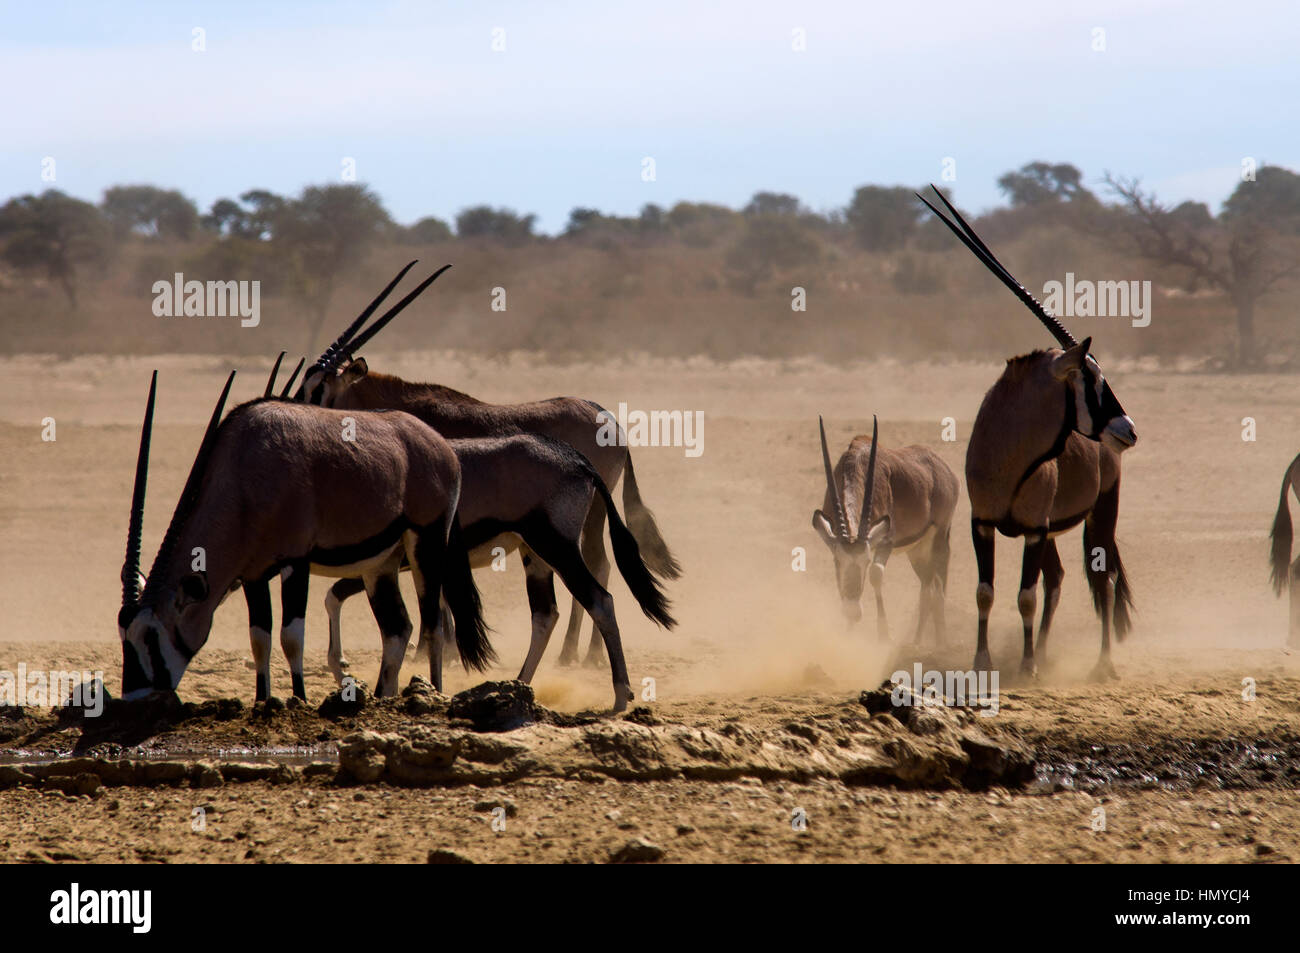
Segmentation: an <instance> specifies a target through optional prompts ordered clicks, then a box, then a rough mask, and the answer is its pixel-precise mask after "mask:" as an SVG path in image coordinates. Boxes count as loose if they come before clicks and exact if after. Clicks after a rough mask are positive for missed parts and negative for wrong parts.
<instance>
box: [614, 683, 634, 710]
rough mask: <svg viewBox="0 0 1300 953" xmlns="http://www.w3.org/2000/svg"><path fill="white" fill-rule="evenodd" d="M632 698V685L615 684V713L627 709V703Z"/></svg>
mask: <svg viewBox="0 0 1300 953" xmlns="http://www.w3.org/2000/svg"><path fill="white" fill-rule="evenodd" d="M631 700H632V686H630V685H615V686H614V714H616V715H617V714H619V713H621V712H625V711H627V703H628V702H630V701H631Z"/></svg>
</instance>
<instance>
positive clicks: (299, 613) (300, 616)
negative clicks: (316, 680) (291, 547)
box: [280, 559, 311, 701]
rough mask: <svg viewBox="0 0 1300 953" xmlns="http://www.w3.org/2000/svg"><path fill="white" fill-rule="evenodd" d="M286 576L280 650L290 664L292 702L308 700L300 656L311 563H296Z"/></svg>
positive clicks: (282, 593) (281, 603) (281, 592)
mask: <svg viewBox="0 0 1300 953" xmlns="http://www.w3.org/2000/svg"><path fill="white" fill-rule="evenodd" d="M288 572H289V576H288V578H287V579H285V580H284V581H283V582H281V583H280V649H281V651H283V652H284V657H285V658H286V659H287V660H288V662H289V677H290V679H291V680H292V682H293V695H294V697H295V698H301V699H303V700H304V701H306V699H307V688H306V686H305V685H304V684H303V678H302V656H303V652H304V651H305V650H306V642H307V639H306V628H305V627H306V623H307V588H308V583H309V582H310V581H311V563H309V562H308V561H307V560H305V559H304V560H298V561H296V562H293V563H290V564H289V566H288Z"/></svg>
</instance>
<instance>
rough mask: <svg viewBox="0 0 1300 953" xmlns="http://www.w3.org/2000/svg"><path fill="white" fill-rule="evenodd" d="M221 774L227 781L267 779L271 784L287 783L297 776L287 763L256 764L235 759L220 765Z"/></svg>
mask: <svg viewBox="0 0 1300 953" xmlns="http://www.w3.org/2000/svg"><path fill="white" fill-rule="evenodd" d="M221 776H222V778H224V779H225V780H227V781H269V782H271V783H272V784H287V783H289V782H291V781H293V780H295V779H296V778H297V777H298V773H297V772H296V771H294V769H293V768H291V767H289V766H288V765H287V764H258V763H256V762H251V761H236V762H233V763H231V764H223V765H222V766H221Z"/></svg>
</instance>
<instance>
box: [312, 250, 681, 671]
mask: <svg viewBox="0 0 1300 953" xmlns="http://www.w3.org/2000/svg"><path fill="white" fill-rule="evenodd" d="M408 267H409V266H408ZM400 277H401V275H399V276H398V278H400ZM395 280H396V279H395ZM390 287H391V286H390ZM386 293H387V292H385V294H386ZM386 317H387V316H386ZM382 326H383V319H379V320H376V321H375V322H374V323H373V324H372V325H371V326H370V327H368V328H366V330H365V331H363V332H361V333H360V334H357V330H358V328H359V327H360V319H358V321H356V322H353V324H352V326H351V327H349V328H347V329H346V330H345V331H344V332H343V334H341V335H340V336H339V338H338V339H337V340H336V341H335V342H334V343H333V344H332V345H330V347H329V348H328V349H327V350H326V352H325V353H324V354H323V355H321V357H320V358H319V359H318V360H317V361H316V363H315V364H313V365H312V366H311V367H310V368H308V370H307V372H306V376H305V377H304V378H303V384H302V387H301V388H300V390H299V395H300V396H305V398H306V399H307V400H309V401H310V402H311V403H314V404H320V405H322V406H326V407H335V408H338V409H341V410H348V409H356V410H377V409H380V408H393V409H398V410H404V411H406V412H407V413H410V414H414V415H415V416H416V417H419V418H420V419H421V420H423V421H424V422H425V423H427V424H428V425H429V426H431V427H433V428H434V429H436V430H437V431H438V432H439V433H440V434H442V435H443V436H444V437H446V438H447V439H449V440H453V439H468V438H475V437H502V436H509V435H512V434H519V433H532V434H541V435H543V436H547V437H551V438H553V439H555V440H559V441H562V442H564V443H567V444H568V445H569V446H571V447H573V448H574V449H575V450H577V451H578V453H580V454H581V455H582V456H583V457H585V458H586V459H587V460H588V461H589V462H590V463H591V465H592V466H593V467H594V468H595V470H596V473H597V474H599V476H600V478H601V480H603V481H604V483H605V485H606V486H607V487H612V486H614V485H615V484H616V483H617V482H618V480H619V478H620V476H621V477H622V479H623V510H624V514H625V516H626V518H627V526H628V528H629V529H630V530H631V532H632V536H633V537H634V538H635V539H636V542H637V545H638V549H639V552H640V555H641V558H643V559H644V560H645V563H646V565H647V566H648V567H649V569H650V571H651V572H652V573H653V574H654V575H655V576H657V577H658V578H660V579H676V578H678V577H679V576H680V575H681V567H680V566H679V565H678V563H677V560H676V559H675V558H673V555H672V553H671V552H670V551H669V549H668V545H667V543H666V542H665V541H664V538H663V536H662V534H661V533H660V531H659V527H658V524H657V523H656V521H655V518H654V514H653V513H651V511H650V509H649V507H647V506H646V505H645V503H643V502H642V500H641V492H640V489H639V487H638V486H637V482H636V474H635V472H634V471H633V469H632V456H631V454H630V453H629V452H628V448H627V446H626V441H619V442H617V443H615V444H613V445H608V446H607V445H605V444H604V443H603V442H602V441H601V440H600V439H598V434H599V433H600V431H601V428H602V424H603V422H604V419H605V415H606V414H607V412H606V411H605V410H604V409H603V408H602V407H601V406H600V405H599V404H597V403H595V402H594V401H590V400H583V399H580V398H576V397H555V398H551V399H550V400H541V401H533V402H531V403H524V404H488V403H484V402H483V401H481V400H478V399H476V398H474V397H471V396H469V395H468V394H464V393H461V392H460V391H456V390H452V389H451V388H450V387H443V386H441V385H438V384H417V383H411V382H409V381H405V380H402V379H401V378H398V377H390V376H388V375H386V374H375V373H370V372H369V369H368V368H367V366H366V363H365V361H364V360H361V359H354V358H353V355H354V354H355V353H356V352H357V351H358V350H360V349H361V347H362V346H363V345H364V344H365V343H366V342H368V341H369V340H370V339H371V338H372V337H373V336H374V335H375V333H376V332H378V330H379V329H380V328H381V327H382ZM354 335H355V336H354ZM606 508H607V507H606V502H605V498H604V496H603V495H602V494H599V493H596V494H593V496H592V503H591V508H590V510H589V511H588V513H587V518H586V522H585V524H584V525H583V529H582V556H583V560H584V561H585V562H586V564H587V566H588V567H589V568H590V569H591V573H592V575H593V576H594V577H595V580H596V582H597V583H598V584H599V585H600V586H601V587H602V588H604V587H606V586H608V584H609V571H610V564H609V558H608V556H607V555H606V553H605V544H604V523H605V516H606ZM582 613H583V607H582V601H581V599H580V598H578V597H577V596H576V594H575V598H574V601H573V607H572V610H571V612H570V615H569V625H568V629H567V630H566V632H565V636H564V646H563V649H562V651H561V653H560V663H561V664H569V663H572V662H573V661H575V660H576V658H577V651H578V638H579V635H580V630H581V628H582ZM593 623H595V619H594V617H593ZM598 636H600V626H599V624H595V627H594V630H593V633H592V639H591V643H590V646H589V648H588V651H587V658H586V662H587V664H589V665H596V664H599V663H600V662H601V661H602V660H603V659H604V657H605V648H604V646H605V640H604V638H603V636H601V637H598ZM424 648H425V646H424V645H423V643H422V645H421V649H424Z"/></svg>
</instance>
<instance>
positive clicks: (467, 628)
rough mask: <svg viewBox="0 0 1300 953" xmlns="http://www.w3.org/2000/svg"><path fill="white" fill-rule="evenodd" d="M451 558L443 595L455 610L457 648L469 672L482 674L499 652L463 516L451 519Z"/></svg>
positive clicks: (449, 548) (444, 578)
mask: <svg viewBox="0 0 1300 953" xmlns="http://www.w3.org/2000/svg"><path fill="white" fill-rule="evenodd" d="M446 553H447V558H446V562H445V565H444V567H443V581H442V596H443V598H444V599H446V600H447V606H448V607H449V608H450V609H451V618H452V621H453V622H454V623H455V627H456V649H457V651H458V652H460V658H461V661H462V662H463V663H464V665H465V668H466V669H472V670H474V671H476V672H481V671H483V670H484V669H485V668H487V667H488V665H490V664H491V663H492V662H495V661H496V657H497V656H496V652H494V651H493V650H492V645H491V644H490V643H489V642H488V628H487V623H486V622H484V621H483V603H482V601H481V600H480V599H479V594H478V586H476V585H475V584H474V573H473V572H472V571H471V569H470V565H469V550H467V549H466V548H465V538H464V536H463V534H462V533H461V529H460V516H459V515H455V516H453V517H452V520H451V532H450V533H449V534H448V536H447V550H446Z"/></svg>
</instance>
